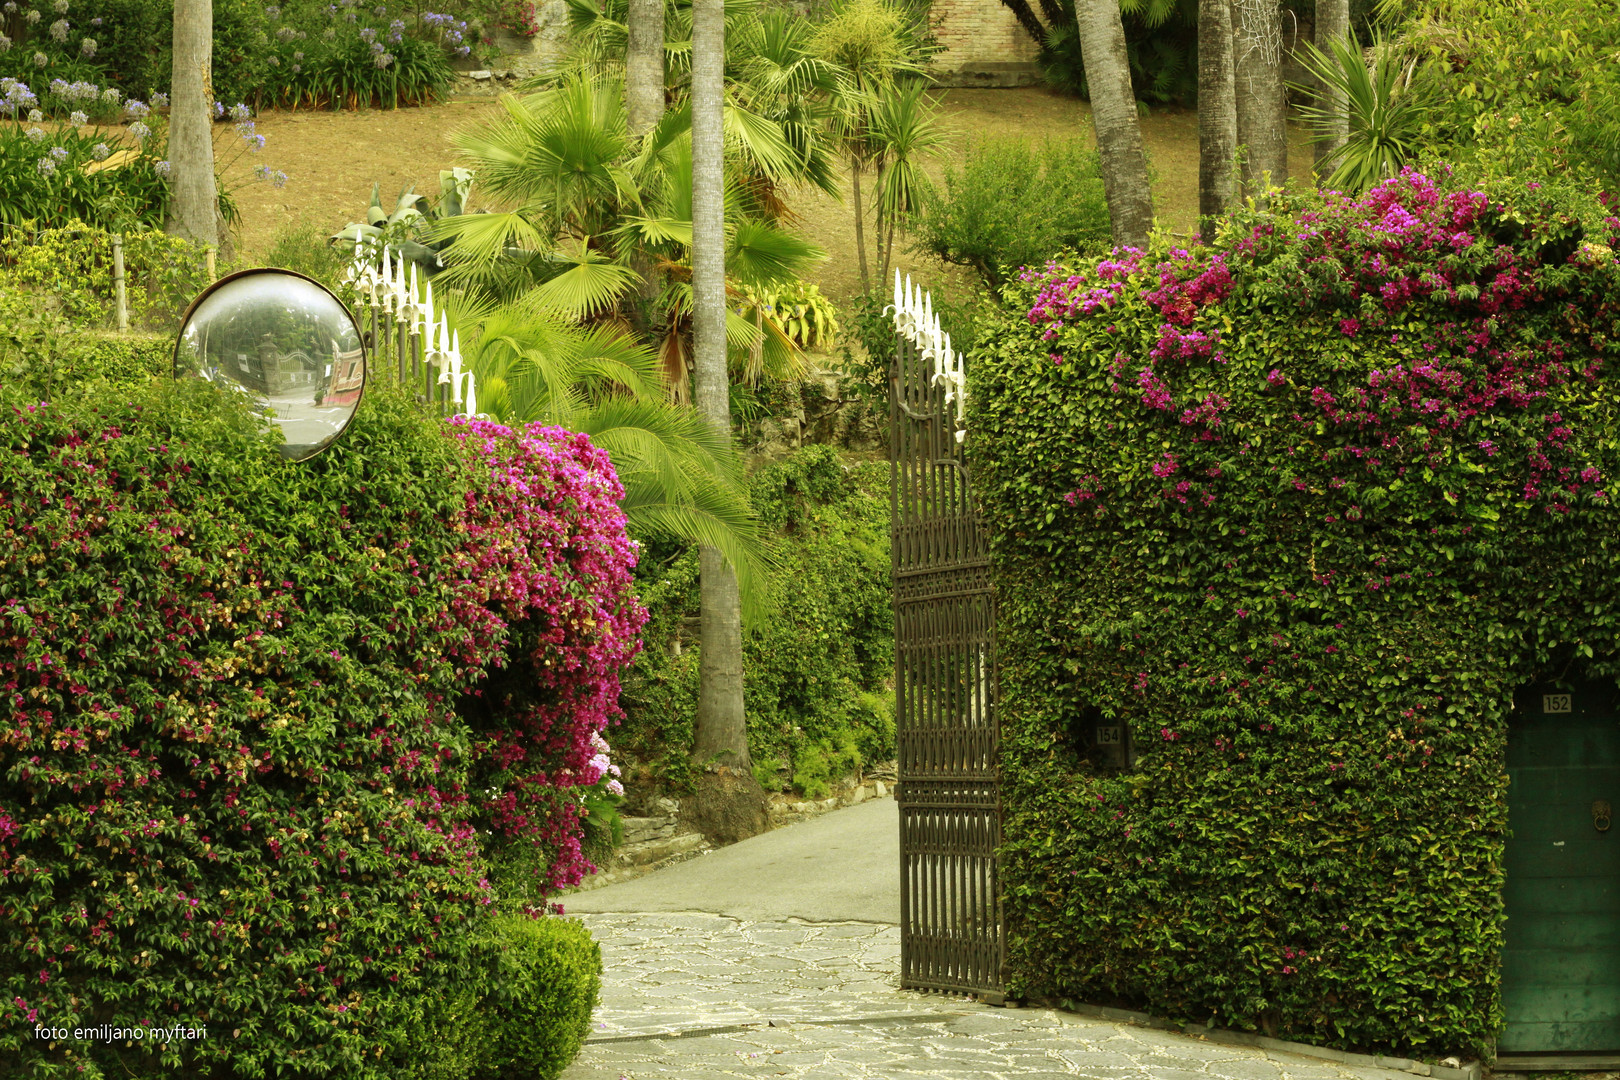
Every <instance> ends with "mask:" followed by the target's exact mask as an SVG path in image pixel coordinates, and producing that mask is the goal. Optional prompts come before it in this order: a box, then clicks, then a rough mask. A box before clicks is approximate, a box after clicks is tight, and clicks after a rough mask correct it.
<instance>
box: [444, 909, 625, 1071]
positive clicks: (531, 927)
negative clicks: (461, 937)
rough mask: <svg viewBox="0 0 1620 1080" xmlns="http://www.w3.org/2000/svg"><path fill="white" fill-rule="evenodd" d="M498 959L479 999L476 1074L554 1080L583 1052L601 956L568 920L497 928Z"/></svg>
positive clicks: (499, 923)
mask: <svg viewBox="0 0 1620 1080" xmlns="http://www.w3.org/2000/svg"><path fill="white" fill-rule="evenodd" d="M496 928H497V930H498V932H499V934H500V945H501V951H500V954H499V957H498V959H497V961H496V968H495V971H494V974H493V980H492V981H493V990H492V992H491V994H490V995H489V997H487V998H486V999H485V1003H484V1005H483V1009H484V1010H487V1012H486V1013H485V1021H484V1023H485V1029H486V1030H485V1032H484V1036H483V1037H484V1039H485V1040H486V1042H485V1045H484V1048H483V1052H482V1053H481V1055H480V1056H481V1058H482V1060H481V1061H480V1063H479V1070H478V1072H477V1073H476V1074H475V1075H477V1076H479V1077H484V1078H488V1080H497V1078H505V1080H555V1077H557V1076H559V1075H561V1074H562V1071H563V1070H564V1069H566V1068H567V1067H568V1065H569V1063H570V1062H572V1061H573V1060H574V1058H575V1057H577V1056H578V1055H579V1051H580V1047H582V1046H584V1045H585V1036H587V1035H589V1034H590V1030H591V1012H592V1010H594V1009H595V1008H596V999H597V995H598V994H599V993H600V991H601V988H602V950H601V948H600V947H599V946H598V945H597V944H596V942H595V940H593V939H592V938H591V935H590V932H589V931H587V930H586V929H585V927H584V925H583V924H582V923H580V922H579V921H577V920H574V919H528V918H523V917H521V916H518V917H513V916H502V917H500V918H499V919H497V920H496Z"/></svg>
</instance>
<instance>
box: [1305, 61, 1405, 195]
mask: <svg viewBox="0 0 1620 1080" xmlns="http://www.w3.org/2000/svg"><path fill="white" fill-rule="evenodd" d="M1368 55H1369V56H1370V60H1369V59H1364V58H1363V55H1362V52H1361V50H1360V48H1358V47H1357V45H1356V44H1355V42H1354V40H1340V41H1331V42H1329V43H1328V49H1327V51H1326V52H1324V51H1323V50H1321V49H1318V48H1317V47H1316V46H1315V45H1312V44H1309V43H1306V45H1305V48H1304V51H1303V53H1302V55H1301V58H1300V60H1301V63H1302V64H1303V65H1304V67H1305V70H1306V71H1307V72H1309V73H1310V75H1311V76H1312V77H1313V78H1314V79H1316V80H1318V82H1319V83H1320V85H1322V86H1325V87H1327V88H1328V89H1330V90H1332V91H1334V92H1335V94H1336V96H1338V97H1340V98H1341V99H1342V100H1343V101H1344V102H1345V106H1346V108H1347V110H1348V114H1349V121H1350V132H1349V137H1348V138H1347V139H1346V141H1345V142H1344V144H1343V145H1342V146H1341V147H1339V148H1338V150H1336V151H1335V152H1334V153H1333V154H1331V155H1329V156H1328V157H1327V159H1326V160H1325V162H1324V164H1326V165H1328V166H1330V167H1331V168H1332V170H1333V171H1332V172H1331V174H1329V176H1328V177H1327V181H1326V182H1327V184H1328V185H1329V186H1330V187H1333V188H1335V189H1337V190H1339V191H1343V192H1345V193H1347V194H1352V195H1357V194H1360V193H1361V192H1363V191H1366V190H1367V189H1368V188H1370V187H1372V186H1373V185H1374V184H1376V183H1378V182H1379V181H1381V180H1387V179H1389V178H1390V177H1392V176H1395V175H1397V174H1398V173H1400V171H1401V169H1402V168H1403V167H1404V166H1405V165H1406V164H1407V162H1408V161H1410V160H1411V159H1412V157H1413V155H1414V154H1415V153H1416V152H1417V151H1418V150H1419V149H1420V140H1421V138H1422V135H1423V121H1424V118H1425V116H1426V114H1427V113H1428V112H1429V110H1430V108H1431V101H1430V90H1429V84H1428V81H1427V79H1426V78H1425V75H1426V72H1425V71H1424V70H1423V69H1422V67H1421V66H1420V64H1421V61H1420V58H1418V57H1417V56H1407V55H1403V54H1402V53H1401V52H1400V51H1399V50H1397V49H1396V48H1395V47H1394V46H1393V44H1392V43H1390V42H1389V41H1388V40H1387V39H1385V38H1382V37H1380V38H1379V39H1378V40H1376V41H1374V43H1373V45H1372V47H1371V48H1370V49H1369V50H1368ZM1294 89H1295V90H1297V91H1299V92H1300V93H1302V94H1306V95H1315V94H1317V93H1319V92H1320V91H1318V90H1316V89H1315V88H1312V87H1309V86H1304V85H1295V86H1294ZM1300 113H1301V115H1302V116H1303V117H1304V119H1305V123H1306V125H1307V126H1308V127H1310V128H1312V129H1313V130H1314V132H1315V134H1314V135H1313V137H1312V139H1313V141H1323V140H1326V139H1329V138H1333V137H1336V132H1335V130H1334V127H1333V126H1332V113H1331V112H1330V111H1329V110H1328V109H1326V108H1324V107H1322V106H1314V105H1307V106H1302V107H1301V108H1300Z"/></svg>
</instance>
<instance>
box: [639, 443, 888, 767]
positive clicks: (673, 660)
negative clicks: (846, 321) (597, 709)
mask: <svg viewBox="0 0 1620 1080" xmlns="http://www.w3.org/2000/svg"><path fill="white" fill-rule="evenodd" d="M750 486H751V498H752V501H753V504H754V509H755V511H756V512H757V513H758V514H759V516H760V520H761V522H762V523H763V524H764V525H765V526H766V527H767V529H769V530H770V532H771V535H772V537H773V541H774V543H775V544H776V547H777V554H778V555H779V556H780V558H781V565H782V567H783V568H784V570H785V573H783V574H782V576H781V580H780V581H779V582H778V586H777V587H778V590H779V592H778V597H779V606H778V610H777V612H776V613H775V614H774V615H773V616H772V617H771V618H770V619H769V620H768V621H764V622H763V623H762V624H761V625H758V626H751V627H748V628H747V630H746V633H745V634H744V636H743V697H744V707H745V710H746V713H747V716H748V750H749V755H750V757H752V758H753V761H754V767H755V770H754V771H755V774H756V775H757V776H758V777H759V780H760V783H761V784H762V785H763V786H764V787H765V788H766V790H768V791H770V790H778V789H780V788H782V787H784V786H787V785H789V784H791V785H792V786H795V787H797V788H798V789H799V790H800V791H802V792H804V793H805V794H806V795H809V796H810V797H812V798H819V797H821V796H822V795H823V794H825V793H826V791H827V790H828V786H829V784H830V783H831V782H832V781H834V780H837V779H839V778H840V777H842V776H844V775H846V774H848V773H850V772H853V771H854V770H855V769H857V768H859V767H860V766H861V765H862V764H863V763H872V762H879V761H888V760H890V759H892V758H893V757H894V694H893V691H892V690H891V689H889V680H890V678H891V676H892V673H893V670H894V621H893V615H892V612H891V610H890V602H889V596H890V592H889V589H890V585H889V505H888V470H887V467H886V466H884V465H874V464H865V465H857V464H852V465H846V464H845V463H844V461H843V459H842V458H841V457H840V455H839V454H838V452H837V451H836V450H833V449H832V448H831V447H826V446H807V447H805V448H804V449H802V450H800V451H798V452H797V453H796V454H794V455H793V456H792V457H789V458H787V459H786V460H784V461H782V462H780V463H777V464H774V465H768V466H765V467H764V468H761V469H760V470H759V471H758V472H756V473H755V474H754V476H753V477H752V478H751V480H750ZM666 559H667V562H665V563H663V564H660V561H659V560H658V559H648V560H646V561H645V563H644V564H643V567H642V570H641V577H640V580H639V581H638V591H639V593H640V596H641V600H642V602H643V603H645V604H646V605H647V609H648V622H647V625H646V628H645V630H644V632H643V637H644V640H645V642H646V650H645V651H644V652H643V653H642V654H641V656H640V657H639V658H638V659H637V661H636V663H635V664H634V665H633V666H632V667H631V669H630V670H629V671H628V672H627V673H626V676H625V683H624V695H623V701H624V709H625V713H626V716H625V720H624V725H623V728H622V729H621V730H620V732H619V733H618V735H617V736H616V737H615V738H614V740H613V743H614V745H615V746H616V747H617V748H618V749H620V750H621V751H623V752H625V753H626V754H628V755H629V756H631V757H634V758H636V759H638V760H640V761H641V762H643V763H646V764H647V765H648V766H649V767H650V768H651V770H652V771H653V772H654V773H655V774H657V775H658V776H660V777H661V778H663V779H665V780H670V781H674V782H675V783H677V784H679V783H681V782H682V781H683V780H684V779H685V778H686V776H687V770H688V769H689V765H688V762H687V758H688V755H690V753H691V748H692V718H693V716H694V715H695V714H696V709H697V678H698V657H699V653H698V649H697V648H696V644H695V642H694V641H690V640H688V641H687V642H686V645H685V646H682V645H681V642H682V641H683V624H685V623H686V622H687V621H688V620H692V621H694V622H695V619H696V617H697V614H698V569H697V553H696V551H695V550H687V551H684V552H683V551H681V550H679V549H675V550H672V551H669V552H667V553H666Z"/></svg>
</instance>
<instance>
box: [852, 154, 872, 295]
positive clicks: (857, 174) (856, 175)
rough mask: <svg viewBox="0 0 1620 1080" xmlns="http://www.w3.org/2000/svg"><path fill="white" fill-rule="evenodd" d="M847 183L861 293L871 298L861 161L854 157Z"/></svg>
mask: <svg viewBox="0 0 1620 1080" xmlns="http://www.w3.org/2000/svg"><path fill="white" fill-rule="evenodd" d="M849 182H850V183H851V184H852V185H853V188H854V195H855V198H854V203H855V261H856V262H858V263H860V266H861V293H862V294H863V295H865V296H871V295H872V285H871V278H870V276H869V275H868V274H867V272H866V218H865V214H863V213H862V210H861V160H860V158H858V157H855V156H854V155H851V156H850V159H849Z"/></svg>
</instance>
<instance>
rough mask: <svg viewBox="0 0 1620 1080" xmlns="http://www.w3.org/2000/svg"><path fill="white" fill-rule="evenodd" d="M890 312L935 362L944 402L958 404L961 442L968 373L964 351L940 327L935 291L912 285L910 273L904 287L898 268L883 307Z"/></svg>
mask: <svg viewBox="0 0 1620 1080" xmlns="http://www.w3.org/2000/svg"><path fill="white" fill-rule="evenodd" d="M891 312H892V316H891V317H892V318H893V319H894V328H895V330H896V331H897V332H899V333H900V334H902V335H904V337H905V338H906V340H907V341H910V342H911V343H912V344H913V345H915V346H916V347H917V349H918V351H919V352H920V353H921V355H922V357H923V358H924V359H925V360H932V361H933V362H934V377H933V383H934V384H935V385H939V384H941V383H943V384H944V385H945V404H947V405H949V404H951V403H952V402H955V404H956V441H957V442H961V441H962V440H963V439H964V438H965V437H966V436H967V428H965V427H963V421H965V420H966V419H967V372H966V370H965V369H964V368H963V367H962V356H961V354H960V353H958V352H956V350H954V349H953V348H951V335H949V334H947V333H945V332H944V330H942V329H941V328H940V325H939V316H938V315H935V314H934V297H933V294H932V293H930V292H927V291H925V290H924V289H923V287H922V286H921V285H913V284H912V283H911V275H910V274H907V275H906V279H905V284H904V285H903V286H902V285H901V283H900V271H899V270H896V271H895V272H894V303H893V304H890V305H888V306H886V307H884V309H883V313H884V314H885V315H889V314H890V313H891Z"/></svg>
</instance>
